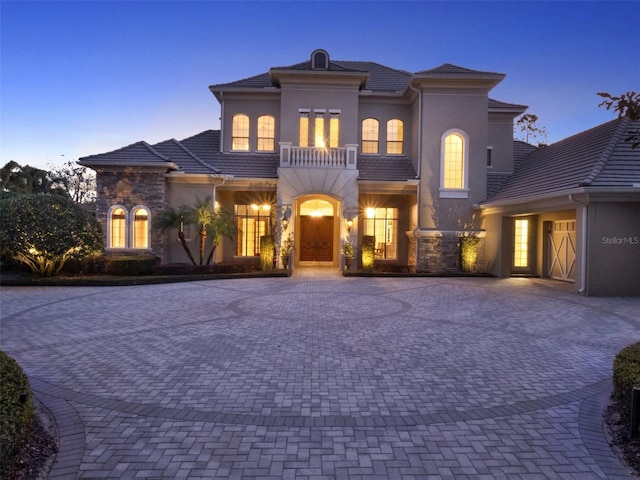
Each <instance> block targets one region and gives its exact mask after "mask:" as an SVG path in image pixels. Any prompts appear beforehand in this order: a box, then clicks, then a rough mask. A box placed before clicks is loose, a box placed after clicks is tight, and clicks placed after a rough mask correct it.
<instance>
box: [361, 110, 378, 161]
mask: <svg viewBox="0 0 640 480" xmlns="http://www.w3.org/2000/svg"><path fill="white" fill-rule="evenodd" d="M378 135H379V122H378V120H376V119H375V118H365V119H364V120H363V121H362V147H361V150H362V153H369V154H377V153H378V151H379V150H378Z"/></svg>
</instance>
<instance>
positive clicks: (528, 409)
mask: <svg viewBox="0 0 640 480" xmlns="http://www.w3.org/2000/svg"><path fill="white" fill-rule="evenodd" d="M0 293H1V299H2V310H1V317H0V318H1V330H0V334H1V337H0V338H1V348H2V350H5V351H6V352H7V353H9V354H10V355H12V356H13V357H14V358H16V359H17V360H18V362H19V363H20V364H21V365H22V367H23V368H24V369H25V371H26V372H27V374H28V375H29V377H30V380H31V384H32V387H33V389H34V391H35V392H36V395H37V396H38V398H39V399H41V400H42V401H43V403H44V404H45V405H46V406H47V407H48V408H49V409H50V410H51V411H52V412H53V414H54V416H55V418H56V422H57V424H58V428H59V432H60V452H59V455H58V457H57V459H56V462H55V464H54V467H53V470H52V472H51V477H50V478H69V479H72V478H83V479H88V478H122V479H125V478H127V479H128V478H148V479H149V478H166V479H169V478H171V479H174V478H203V479H204V478H273V479H279V478H299V479H306V478H309V479H311V478H313V479H316V478H338V479H339V478H397V479H407V478H434V479H447V478H455V479H457V478H509V479H514V478H522V479H529V478H531V479H533V478H535V479H544V478H549V479H565V478H566V479H575V478H580V479H592V478H593V479H596V478H632V477H631V475H629V474H628V472H627V469H626V468H624V467H623V465H622V464H621V463H619V461H618V460H617V458H616V457H615V455H614V454H613V453H612V451H611V449H610V448H609V446H608V444H607V442H606V440H605V438H604V434H603V432H602V422H601V418H602V417H601V414H602V409H603V408H604V406H605V405H606V403H607V400H608V395H609V394H610V388H611V364H612V361H613V357H614V356H615V354H616V353H617V351H619V350H620V349H621V348H622V347H624V346H626V345H628V344H629V343H632V342H634V341H638V340H640V298H587V297H581V296H579V295H577V294H575V293H573V292H572V285H568V284H562V283H555V282H550V281H546V282H545V281H540V280H532V279H504V280H498V279H488V278H353V277H350V278H343V277H342V276H340V275H338V274H337V273H335V272H333V271H320V270H297V271H296V272H295V273H294V275H293V276H292V277H290V278H267V279H238V280H214V281H206V282H204V281H203V282H191V283H178V284H170V285H148V286H133V287H66V288H57V287H50V288H33V287H31V288H19V287H2V289H1V290H0Z"/></svg>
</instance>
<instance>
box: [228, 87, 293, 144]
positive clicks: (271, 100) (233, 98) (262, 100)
mask: <svg viewBox="0 0 640 480" xmlns="http://www.w3.org/2000/svg"><path fill="white" fill-rule="evenodd" d="M223 111H224V118H223V119H222V150H223V151H224V152H230V151H231V137H232V133H233V130H232V124H233V116H234V115H236V114H240V113H242V114H245V115H248V116H249V151H251V152H255V151H256V150H257V144H258V132H257V129H258V117H259V116H261V115H271V116H273V117H274V119H275V143H274V147H275V148H274V151H277V150H278V139H279V138H280V136H281V126H280V123H281V119H280V97H279V95H278V94H276V93H274V94H267V95H252V94H244V95H242V94H227V96H225V98H224V104H223Z"/></svg>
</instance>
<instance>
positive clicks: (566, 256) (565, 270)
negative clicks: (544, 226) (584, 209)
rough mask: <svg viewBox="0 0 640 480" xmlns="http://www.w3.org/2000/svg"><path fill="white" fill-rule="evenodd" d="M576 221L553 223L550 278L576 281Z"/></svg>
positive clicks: (550, 244)
mask: <svg viewBox="0 0 640 480" xmlns="http://www.w3.org/2000/svg"><path fill="white" fill-rule="evenodd" d="M575 266H576V221H575V220H563V221H561V222H553V226H552V228H551V232H549V271H548V274H549V277H551V278H555V279H557V280H567V281H570V282H573V281H574V280H575Z"/></svg>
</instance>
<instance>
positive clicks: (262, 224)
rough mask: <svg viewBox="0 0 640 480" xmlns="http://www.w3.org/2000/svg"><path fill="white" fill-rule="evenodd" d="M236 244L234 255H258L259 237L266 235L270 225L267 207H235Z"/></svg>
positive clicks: (268, 207)
mask: <svg viewBox="0 0 640 480" xmlns="http://www.w3.org/2000/svg"><path fill="white" fill-rule="evenodd" d="M235 214H236V227H237V229H238V231H237V238H238V244H237V248H236V255H238V256H242V257H247V256H249V257H250V256H253V255H260V237H261V236H263V235H267V234H268V233H269V231H270V225H271V207H270V206H269V205H236V206H235Z"/></svg>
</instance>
